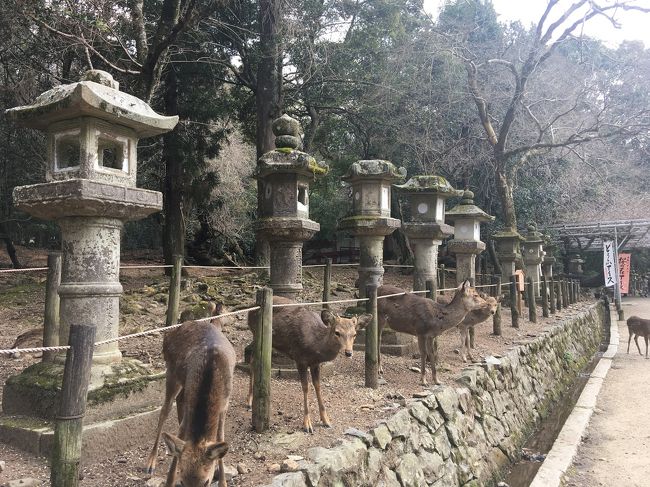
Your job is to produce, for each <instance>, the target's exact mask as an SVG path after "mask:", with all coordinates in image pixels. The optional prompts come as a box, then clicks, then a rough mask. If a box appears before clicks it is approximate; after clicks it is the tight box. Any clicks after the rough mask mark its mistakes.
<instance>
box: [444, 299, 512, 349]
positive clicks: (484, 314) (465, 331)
mask: <svg viewBox="0 0 650 487" xmlns="http://www.w3.org/2000/svg"><path fill="white" fill-rule="evenodd" d="M479 296H481V298H483V299H484V300H485V304H484V305H482V306H480V307H478V308H474V309H473V310H472V311H470V312H469V313H467V315H465V318H463V321H461V322H460V325H458V331H459V333H460V356H461V358H462V359H463V362H467V357H469V359H470V360H471V361H472V362H473V361H474V357H472V353H471V352H470V346H469V329H470V328H472V327H473V326H475V325H480V324H481V323H483V322H484V321H485V320H487V319H488V318H489V317H490V316H493V315H494V313H496V310H497V306H498V305H499V301H501V298H499V299H497V298H493V297H492V296H487V295H485V294H483V293H479ZM451 299H452V298H451V297H449V296H439V297H438V299H437V300H436V301H437V302H438V303H440V304H449V303H450V302H451Z"/></svg>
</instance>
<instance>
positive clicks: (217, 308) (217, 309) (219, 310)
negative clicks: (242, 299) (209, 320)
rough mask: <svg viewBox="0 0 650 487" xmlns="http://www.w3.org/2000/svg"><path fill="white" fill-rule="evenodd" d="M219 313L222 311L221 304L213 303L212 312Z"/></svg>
mask: <svg viewBox="0 0 650 487" xmlns="http://www.w3.org/2000/svg"><path fill="white" fill-rule="evenodd" d="M221 313H223V304H221V303H214V314H215V315H220V314H221Z"/></svg>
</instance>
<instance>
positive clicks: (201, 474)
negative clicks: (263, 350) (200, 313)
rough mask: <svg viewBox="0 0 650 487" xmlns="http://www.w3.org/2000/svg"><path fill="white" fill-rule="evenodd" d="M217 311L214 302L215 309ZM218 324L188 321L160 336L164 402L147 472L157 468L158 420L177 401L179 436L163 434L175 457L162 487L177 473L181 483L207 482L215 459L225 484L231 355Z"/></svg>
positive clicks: (171, 485) (190, 486)
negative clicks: (164, 370) (162, 359)
mask: <svg viewBox="0 0 650 487" xmlns="http://www.w3.org/2000/svg"><path fill="white" fill-rule="evenodd" d="M221 309H222V308H221V305H217V308H216V312H217V313H220V312H221ZM221 325H222V323H221V320H219V319H215V320H213V321H212V322H210V323H208V322H205V321H203V322H196V321H190V322H186V323H183V325H182V326H180V327H179V328H176V329H174V330H172V331H169V332H167V333H166V334H165V338H164V339H163V356H164V358H165V363H166V364H167V373H166V384H165V401H164V403H163V406H162V409H161V410H160V417H159V418H158V428H157V430H156V441H155V443H154V446H153V448H152V450H151V453H150V454H149V459H148V461H147V471H148V472H149V473H153V471H154V469H155V467H156V458H157V455H158V444H159V443H160V436H161V433H162V428H163V424H164V422H165V420H166V419H167V416H168V415H169V411H170V409H171V406H172V402H173V401H174V399H176V408H177V412H178V422H179V424H180V427H179V435H178V437H176V436H173V435H171V434H168V433H164V439H165V443H166V444H167V447H168V448H169V450H170V452H171V453H172V455H173V457H174V458H173V460H172V464H171V467H170V468H169V473H168V474H167V482H166V484H165V486H166V487H175V486H176V477H177V476H179V477H180V482H181V484H182V485H183V486H184V487H204V486H207V485H210V482H211V481H212V477H213V475H214V470H215V462H216V461H217V460H218V462H219V487H226V479H225V473H224V469H223V460H222V459H223V456H224V455H225V454H226V452H227V451H228V444H227V443H225V442H224V425H225V419H226V411H227V409H228V402H229V400H230V392H231V390H232V377H233V372H234V368H235V361H236V357H235V350H234V349H233V347H232V345H231V344H230V342H229V341H228V339H227V338H226V337H225V336H224V334H223V332H222V330H221Z"/></svg>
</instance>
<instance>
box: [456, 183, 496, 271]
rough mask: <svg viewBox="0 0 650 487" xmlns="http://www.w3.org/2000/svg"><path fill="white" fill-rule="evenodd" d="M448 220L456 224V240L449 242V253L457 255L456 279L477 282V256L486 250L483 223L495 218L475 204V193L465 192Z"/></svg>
mask: <svg viewBox="0 0 650 487" xmlns="http://www.w3.org/2000/svg"><path fill="white" fill-rule="evenodd" d="M447 219H448V220H449V221H452V222H454V238H453V240H451V241H450V242H449V251H450V252H453V253H454V254H456V279H457V281H458V282H461V281H463V280H465V279H470V280H471V281H472V282H476V256H477V255H479V254H480V253H481V252H483V250H485V243H484V242H482V241H481V223H483V222H490V221H493V220H494V217H493V216H491V215H488V214H487V213H485V212H484V211H483V210H481V209H480V208H479V207H478V206H476V205H475V204H474V193H473V192H471V191H464V192H463V199H462V200H461V201H460V203H459V204H458V205H456V206H455V207H453V208H452V209H451V210H449V211H448V212H447Z"/></svg>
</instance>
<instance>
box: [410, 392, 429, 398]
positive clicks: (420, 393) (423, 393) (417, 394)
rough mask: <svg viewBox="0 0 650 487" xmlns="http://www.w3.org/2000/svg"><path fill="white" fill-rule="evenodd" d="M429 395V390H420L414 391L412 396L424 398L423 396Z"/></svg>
mask: <svg viewBox="0 0 650 487" xmlns="http://www.w3.org/2000/svg"><path fill="white" fill-rule="evenodd" d="M430 395H431V392H429V391H421V392H414V393H413V397H414V398H415V399H424V398H425V397H429V396H430Z"/></svg>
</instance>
